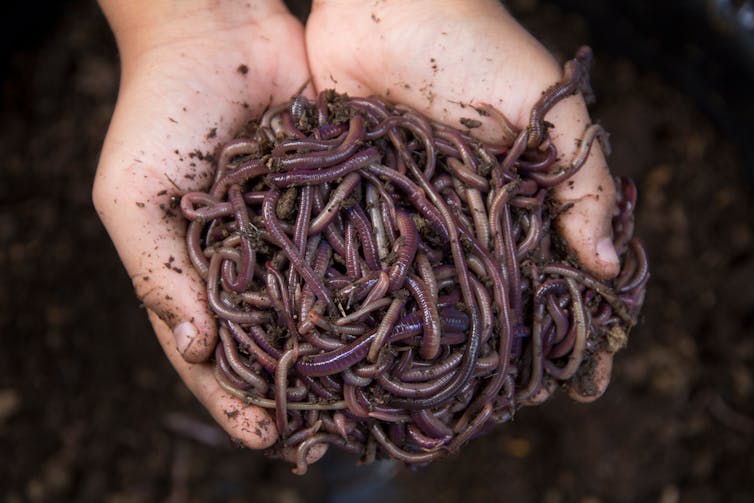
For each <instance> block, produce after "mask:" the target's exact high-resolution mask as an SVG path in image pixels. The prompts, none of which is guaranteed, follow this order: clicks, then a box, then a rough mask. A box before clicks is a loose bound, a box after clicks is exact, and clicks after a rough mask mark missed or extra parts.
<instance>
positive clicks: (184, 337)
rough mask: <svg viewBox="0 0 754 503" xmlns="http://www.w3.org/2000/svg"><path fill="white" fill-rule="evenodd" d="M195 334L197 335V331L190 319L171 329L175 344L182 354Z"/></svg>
mask: <svg viewBox="0 0 754 503" xmlns="http://www.w3.org/2000/svg"><path fill="white" fill-rule="evenodd" d="M197 335H199V331H198V330H197V329H196V327H195V326H194V324H193V323H191V322H190V321H182V322H180V323H179V324H177V325H176V326H175V328H174V329H173V336H174V337H175V346H176V348H177V349H178V352H179V353H181V354H182V355H183V354H184V353H186V350H187V349H188V348H189V346H190V345H191V343H192V342H193V341H194V339H195V338H196V336H197Z"/></svg>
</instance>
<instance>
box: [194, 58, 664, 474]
mask: <svg viewBox="0 0 754 503" xmlns="http://www.w3.org/2000/svg"><path fill="white" fill-rule="evenodd" d="M588 59H589V54H588V51H580V52H579V54H578V55H577V58H576V59H575V60H572V61H570V62H569V63H567V65H566V69H565V72H564V77H563V79H562V80H561V81H560V82H559V83H558V84H556V85H555V86H553V87H551V88H550V89H548V90H547V91H546V92H545V94H543V96H542V98H541V99H540V100H539V102H538V103H537V104H536V105H535V107H534V109H533V110H532V111H531V114H530V121H529V124H528V126H527V127H526V128H525V129H522V130H517V129H516V128H514V127H513V126H512V125H511V124H510V122H509V121H508V120H507V119H506V118H505V117H504V116H503V115H502V114H501V113H499V112H498V111H496V110H494V109H493V108H491V107H489V106H480V107H478V110H479V111H480V114H482V115H486V116H487V117H489V119H490V120H492V121H497V122H498V123H499V125H500V129H501V130H502V131H503V134H502V136H501V138H499V139H498V140H497V141H495V142H494V143H485V142H482V141H480V140H478V139H476V138H474V137H473V135H472V133H473V131H471V130H469V131H466V132H462V131H459V130H455V129H453V128H450V127H448V126H447V125H441V124H439V123H436V122H433V121H432V120H430V119H428V118H426V117H423V116H422V115H421V114H420V113H418V112H417V111H416V110H414V109H411V108H409V107H406V106H401V105H391V104H388V103H386V102H384V101H382V100H380V99H378V98H375V97H371V98H347V97H343V96H339V95H337V94H336V93H334V92H324V93H320V94H319V96H318V97H317V99H316V100H315V101H314V102H310V101H309V100H307V99H306V98H304V97H301V96H297V97H295V98H293V99H292V100H291V101H289V102H288V103H286V104H282V105H280V106H275V107H272V108H270V109H269V110H267V111H266V112H265V114H264V116H263V117H262V118H261V119H260V120H259V121H258V122H256V123H254V122H251V123H250V124H249V125H248V126H247V128H246V129H245V131H246V132H245V134H246V135H247V136H248V137H242V138H238V139H235V140H232V141H231V142H230V143H228V144H227V145H225V146H224V147H221V149H220V151H219V155H218V161H217V162H218V166H217V173H216V177H215V179H214V182H213V185H212V186H211V187H209V189H208V190H207V191H206V192H193V193H188V194H185V195H184V196H183V198H182V200H181V204H180V207H181V210H182V214H183V215H184V216H185V217H186V219H188V220H189V224H188V227H187V230H186V246H187V254H188V257H189V259H190V261H191V263H192V264H193V265H194V267H195V268H196V270H197V272H198V274H199V276H200V277H202V279H203V280H204V281H205V282H206V287H207V301H208V305H209V308H210V309H211V311H212V312H213V313H214V314H215V316H216V317H217V318H218V327H219V332H220V339H219V342H218V345H217V347H216V348H215V351H214V355H215V356H214V359H215V376H216V379H217V381H218V383H219V384H220V386H221V388H222V389H223V390H224V391H225V392H227V393H229V394H230V395H232V396H234V397H237V398H238V399H240V400H243V401H244V402H245V403H248V404H251V405H256V406H259V407H263V408H265V409H268V410H269V411H270V413H271V414H272V415H274V423H275V424H276V426H277V429H278V431H279V433H280V434H281V440H280V441H279V442H278V444H276V446H275V447H273V451H274V452H277V453H278V454H279V455H281V456H283V457H285V458H287V459H289V460H292V461H294V462H295V463H296V466H297V468H296V471H297V472H299V473H302V472H304V471H305V470H306V457H307V455H308V453H309V451H310V449H311V448H312V447H313V446H315V445H317V444H322V443H328V444H333V445H337V446H339V447H341V448H344V449H346V450H349V451H351V452H354V453H358V454H360V455H361V456H362V458H363V459H364V460H365V461H369V460H372V459H375V458H377V457H378V456H388V457H393V458H396V459H399V460H401V461H403V462H405V463H426V462H429V461H431V460H433V459H436V458H439V457H442V456H445V455H446V454H447V453H448V452H451V451H455V450H457V449H459V448H460V447H461V446H462V445H463V444H465V443H466V442H468V441H470V440H471V439H472V438H474V437H475V436H477V435H479V434H481V433H482V432H485V431H487V430H489V429H490V427H491V426H492V425H494V424H496V423H499V422H504V421H507V420H509V419H510V418H511V417H512V414H513V413H514V412H515V410H516V409H517V408H518V407H521V406H523V405H533V404H535V403H538V402H539V401H541V400H542V399H543V397H546V396H547V395H548V394H549V393H550V392H551V390H553V389H554V388H555V387H556V385H557V384H558V383H566V384H568V383H570V382H571V381H572V380H573V379H574V376H576V375H577V373H578V371H579V369H580V368H582V365H585V364H588V363H589V362H590V361H591V359H592V358H593V352H594V351H596V350H598V349H599V348H602V347H605V346H603V345H601V344H603V343H602V342H601V341H602V340H604V338H605V337H606V336H607V333H608V331H609V330H613V329H614V325H616V324H617V326H618V327H619V328H621V329H623V330H625V331H627V330H628V329H630V327H632V326H633V325H634V324H635V323H636V320H637V317H638V312H639V308H640V307H641V302H642V300H643V298H644V291H645V289H646V285H647V282H648V278H649V266H648V260H647V257H646V253H645V252H644V249H643V247H642V246H641V243H640V242H639V241H638V240H636V239H634V238H633V237H632V234H633V230H634V222H633V211H634V209H635V205H636V188H635V185H633V184H632V183H631V182H630V181H628V180H625V181H624V180H619V181H617V182H616V188H617V196H618V197H617V207H616V213H615V216H614V218H613V222H612V223H613V231H614V236H615V245H616V249H617V250H618V253H619V255H620V258H621V272H620V273H619V275H618V276H617V278H616V279H614V280H604V281H603V280H599V279H597V278H595V277H594V276H592V275H590V274H588V273H586V272H584V271H583V270H582V269H580V268H579V267H576V266H574V265H573V264H572V263H570V262H569V261H568V257H567V256H566V255H565V253H564V252H563V250H562V249H561V248H559V247H558V246H556V245H555V243H556V242H557V240H554V239H553V236H554V235H555V228H554V225H553V218H555V216H556V214H555V213H554V212H553V211H552V208H551V206H550V204H549V200H550V197H552V186H554V185H557V184H559V183H562V182H563V181H565V180H567V179H568V178H569V177H571V176H573V174H574V173H575V172H576V171H577V170H578V169H579V168H580V166H581V164H583V162H584V161H585V159H586V158H587V157H588V155H589V150H590V148H591V146H592V145H593V143H594V140H595V139H599V140H603V139H604V136H605V133H604V131H603V130H602V129H601V127H599V126H589V127H587V128H586V129H585V131H584V134H583V137H582V139H581V141H580V143H579V145H578V147H577V149H576V151H575V153H574V154H573V158H572V159H571V161H570V163H568V164H566V165H565V167H561V168H558V167H556V164H557V162H558V151H557V149H556V148H555V147H554V145H553V144H552V143H551V142H550V141H549V139H548V138H547V127H548V126H547V124H546V123H545V122H544V117H545V115H546V113H547V111H548V110H550V109H551V108H552V106H554V105H555V103H557V102H558V101H560V100H562V99H564V98H565V97H566V96H569V95H571V94H573V93H575V92H577V91H579V90H581V89H586V87H587V85H588V81H587V76H586V63H587V62H588ZM312 122H314V124H313V123H312ZM273 411H274V412H273Z"/></svg>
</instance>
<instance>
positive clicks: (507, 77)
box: [306, 0, 618, 401]
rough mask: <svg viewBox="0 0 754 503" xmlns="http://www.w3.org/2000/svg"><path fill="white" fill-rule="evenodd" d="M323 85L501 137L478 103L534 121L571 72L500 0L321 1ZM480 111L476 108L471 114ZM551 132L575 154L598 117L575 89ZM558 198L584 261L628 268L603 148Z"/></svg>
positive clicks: (316, 37) (604, 371) (314, 51)
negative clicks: (470, 123)
mask: <svg viewBox="0 0 754 503" xmlns="http://www.w3.org/2000/svg"><path fill="white" fill-rule="evenodd" d="M306 43H307V53H308V56H309V65H310V69H311V72H312V78H313V82H314V85H315V88H316V89H317V90H322V89H327V88H334V89H336V90H338V91H340V92H345V93H348V94H351V95H354V96H367V95H379V96H382V97H383V98H385V99H388V100H390V101H393V102H397V103H404V104H407V105H410V106H412V107H413V108H415V109H417V110H418V111H420V112H423V113H425V114H426V115H428V116H429V117H431V118H433V119H435V120H438V121H440V122H443V123H446V124H449V125H453V126H456V127H459V126H460V122H459V121H460V119H461V118H464V117H472V118H474V119H479V120H482V121H483V124H482V127H480V128H478V129H475V130H474V134H475V135H476V136H478V137H480V138H482V139H485V140H490V141H495V140H497V139H499V138H500V135H501V134H502V129H501V128H500V127H499V126H498V125H497V124H495V123H494V122H493V121H492V120H490V119H486V120H485V119H484V118H483V117H477V116H476V114H473V109H471V108H470V107H469V106H468V105H469V104H471V105H477V104H489V105H492V106H493V107H495V108H496V109H498V110H499V111H501V112H502V113H503V114H504V115H505V116H506V117H507V118H508V119H509V120H510V121H511V122H512V123H513V124H514V125H515V126H517V127H518V128H524V127H526V126H527V123H528V121H529V112H530V110H531V108H532V106H533V105H534V104H535V103H536V102H537V100H538V99H539V98H540V97H541V95H542V93H543V92H544V91H545V90H546V89H547V88H548V87H550V86H551V85H553V84H554V83H556V82H558V81H559V80H561V78H562V70H561V67H560V66H559V65H558V64H557V63H556V62H555V60H554V59H553V57H552V56H551V55H550V54H549V53H548V52H547V50H545V49H544V48H543V47H542V45H541V44H539V43H538V42H537V41H536V40H535V39H534V38H533V37H532V36H531V35H530V34H529V33H528V32H527V31H526V30H524V29H523V28H522V27H521V26H520V25H519V24H518V23H516V21H515V20H514V19H513V18H512V17H511V16H510V15H509V14H508V13H507V12H506V10H505V9H504V8H503V7H502V6H501V4H500V2H499V1H498V0H416V1H412V2H387V1H376V2H375V1H374V0H315V2H314V5H313V8H312V13H311V15H310V17H309V20H308V22H307V28H306ZM470 110H472V112H470ZM545 119H546V121H547V122H549V123H551V124H552V125H553V126H554V127H552V128H551V129H550V132H549V134H550V138H551V140H552V142H553V143H554V144H555V146H556V147H557V148H558V151H559V153H560V155H561V159H564V160H568V159H571V158H572V157H573V155H574V153H575V151H576V150H577V148H578V144H579V139H580V138H581V137H582V136H583V134H584V131H585V129H586V127H587V126H588V125H589V124H590V119H589V115H588V113H587V110H586V106H585V103H584V99H583V97H582V96H581V95H575V96H571V97H569V98H566V99H564V100H563V101H561V102H559V103H558V104H556V105H555V106H554V107H553V108H552V109H551V110H550V111H549V113H547V115H546V116H545ZM554 194H555V197H556V198H557V199H558V200H559V201H560V202H561V203H564V204H568V203H570V205H571V207H570V209H569V210H567V211H566V212H564V213H563V214H561V215H560V217H559V218H558V220H557V224H558V225H559V228H560V231H561V233H562V235H563V236H564V237H565V239H566V242H567V243H568V245H569V246H570V248H571V250H572V251H573V253H574V254H575V256H576V258H577V260H578V261H579V262H580V263H581V264H582V265H583V266H584V267H585V268H586V269H588V270H589V271H591V272H592V273H593V274H595V275H596V276H598V277H600V278H610V277H613V276H615V275H616V274H617V272H618V258H617V255H616V252H615V249H614V247H613V244H612V239H611V219H612V216H613V209H614V205H615V187H614V184H613V179H612V176H611V175H610V173H609V171H608V169H607V163H606V161H605V157H604V155H603V152H602V151H601V149H600V147H599V146H598V145H596V143H595V145H594V146H593V148H592V149H591V153H590V155H589V157H588V159H587V161H586V162H585V163H584V165H583V166H582V168H581V169H580V170H579V171H578V172H577V173H576V174H575V176H573V177H572V178H571V179H570V180H569V181H568V183H564V184H562V185H560V186H557V187H556V188H555V192H554ZM596 360H597V367H598V368H597V369H596V371H595V373H594V374H595V376H597V377H596V378H595V379H596V382H595V383H594V384H595V386H594V387H595V388H596V389H597V391H598V393H597V394H595V395H592V396H589V397H586V396H581V395H580V394H579V393H577V392H573V393H572V395H573V396H574V397H575V398H577V399H580V400H584V401H588V400H592V399H594V398H596V397H597V396H599V395H600V394H601V393H602V392H603V391H604V389H605V388H606V387H607V383H608V382H609V375H610V367H611V365H612V355H611V354H600V355H598V357H597V358H596Z"/></svg>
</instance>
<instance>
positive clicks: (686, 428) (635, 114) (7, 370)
mask: <svg viewBox="0 0 754 503" xmlns="http://www.w3.org/2000/svg"><path fill="white" fill-rule="evenodd" d="M537 5H538V6H539V9H540V10H539V11H536V12H535V11H534V8H533V6H537ZM512 7H513V9H514V12H515V13H516V14H517V15H518V16H519V18H520V19H522V20H523V22H524V23H525V24H527V26H529V27H530V28H531V29H532V30H533V31H534V33H535V34H537V35H538V36H540V37H542V38H543V39H544V41H545V43H546V44H547V45H548V46H549V47H550V48H552V49H553V50H554V51H555V53H556V55H558V57H560V58H561V60H562V59H563V58H564V57H566V56H568V55H570V54H572V53H573V52H574V50H575V48H576V47H577V46H578V45H579V44H580V43H582V42H585V41H586V42H589V40H590V38H589V37H590V30H589V26H587V25H586V23H585V22H584V21H583V19H581V18H579V17H577V16H574V15H570V14H564V13H563V12H561V11H559V10H557V9H556V8H554V7H551V6H549V5H548V4H544V5H542V4H538V3H537V2H532V1H526V2H524V1H519V2H513V3H512ZM6 70H7V76H6V77H5V80H4V81H3V83H2V112H1V114H0V130H1V131H2V132H3V134H2V137H1V138H0V158H1V159H3V162H2V166H1V167H0V270H1V271H2V273H1V274H0V305H2V308H0V334H1V335H0V337H2V351H0V453H1V454H0V499H2V500H4V501H8V502H15V501H114V502H131V501H157V500H160V501H162V500H171V501H259V502H268V501H269V502H307V501H322V500H324V499H325V498H326V497H327V496H328V494H329V495H330V496H332V495H333V494H334V493H333V487H332V485H331V484H330V483H329V482H328V481H329V480H330V479H329V476H327V473H326V472H325V470H324V469H323V466H324V465H325V464H326V463H327V462H328V461H327V460H326V461H325V462H322V463H318V464H317V465H314V466H312V468H311V469H310V473H309V475H307V476H306V477H296V476H294V475H292V474H291V473H290V471H289V467H288V466H286V465H284V464H281V463H278V462H275V461H271V460H268V459H266V458H265V457H264V456H263V455H261V454H259V453H255V452H251V451H247V450H241V449H238V448H237V447H234V446H233V445H232V444H231V443H230V442H229V441H228V439H227V438H226V436H225V435H224V434H223V433H222V431H221V430H219V429H218V428H217V427H216V426H215V425H214V423H213V422H212V420H211V419H210V418H209V416H208V415H207V414H206V413H205V412H204V411H203V409H202V408H201V407H200V406H199V405H198V403H197V402H196V401H195V400H194V399H193V397H192V396H190V394H189V393H188V391H187V390H186V389H185V387H184V386H183V384H182V383H181V381H180V380H179V379H178V377H177V376H176V374H175V372H174V371H173V369H172V368H171V367H170V365H169V363H168V361H167V359H166V358H165V357H164V355H163V354H162V352H161V349H160V348H159V346H158V344H157V341H156V339H155V338H154V336H153V335H152V333H151V331H150V327H149V325H148V323H147V320H146V315H145V313H144V311H143V310H142V309H141V307H140V306H139V303H138V301H137V300H136V298H135V297H134V295H133V291H132V288H131V285H130V282H129V279H128V277H127V275H126V273H125V271H124V270H123V268H122V266H121V265H120V263H119V261H118V257H117V255H116V253H115V251H114V249H113V247H112V245H111V244H110V241H109V239H108V237H107V235H106V233H105V231H104V229H103V227H102V225H101V224H100V222H99V220H98V218H97V216H96V214H95V212H94V210H93V208H92V204H91V201H90V192H91V184H92V178H93V174H94V170H95V168H96V164H97V156H98V152H99V148H100V145H101V142H102V139H103V135H104V132H105V131H106V129H107V124H108V121H109V118H110V114H111V113H112V109H113V106H114V101H115V98H116V93H117V84H118V59H117V53H116V49H115V46H114V43H113V40H112V36H111V35H110V32H109V30H108V28H107V26H106V23H105V21H104V19H103V17H102V15H101V14H100V13H99V11H98V10H97V8H96V5H94V2H86V1H83V0H81V1H73V2H71V3H70V4H69V8H68V9H67V11H66V13H65V14H64V15H62V17H60V18H59V19H57V20H55V21H54V22H53V23H51V28H50V29H48V30H45V34H44V36H41V38H40V39H39V40H38V41H37V42H36V43H34V44H27V45H26V46H24V47H23V48H22V49H20V50H17V51H15V52H14V53H13V54H12V57H11V59H10V61H9V62H8V63H7V65H6ZM593 87H594V88H595V91H596V93H597V96H598V98H599V101H598V104H597V105H596V106H595V107H594V108H593V115H594V116H595V117H596V118H599V120H600V121H601V122H602V124H603V125H604V126H605V127H606V128H607V129H608V130H609V131H610V132H611V133H612V137H611V140H612V144H613V155H612V157H611V166H612V169H613V170H614V172H616V173H618V174H622V175H629V176H632V177H634V178H635V179H636V180H637V183H638V186H639V190H640V192H639V194H640V199H639V207H638V213H637V219H638V228H637V234H638V235H639V236H642V237H643V239H644V242H645V244H646V246H647V248H648V250H649V254H650V257H651V266H652V279H651V282H650V286H649V292H648V296H647V302H646V306H645V310H644V314H643V319H642V321H641V323H640V325H639V326H638V327H637V328H636V329H634V331H633V332H632V333H631V334H630V340H629V343H628V346H627V347H626V348H625V349H624V350H622V351H621V353H619V355H618V356H617V358H616V364H615V368H614V371H613V382H612V384H611V385H610V388H609V389H608V391H607V393H606V395H605V396H604V397H602V398H601V399H600V400H598V401H597V402H595V403H593V404H591V405H582V404H577V403H574V402H572V401H570V400H569V399H568V398H567V397H566V396H565V394H564V393H559V394H557V395H556V397H555V398H554V399H552V400H551V401H549V402H547V403H546V404H545V405H543V406H541V407H538V408H532V409H524V410H521V411H520V412H519V413H518V414H517V415H516V417H515V419H514V420H513V421H512V422H511V423H509V424H506V425H503V426H502V427H500V428H498V429H497V430H495V431H494V432H492V433H491V434H489V435H487V436H485V437H483V438H481V439H477V440H475V441H473V442H472V443H470V444H469V445H468V446H467V447H466V448H465V449H464V450H463V451H462V452H461V453H459V454H458V455H456V456H453V457H451V458H449V459H447V460H444V461H440V462H436V463H434V464H432V465H431V466H429V467H427V468H423V469H418V470H415V471H410V470H406V469H400V470H398V473H397V475H395V477H394V479H393V480H392V486H393V488H394V490H395V491H397V493H398V494H399V496H395V498H394V500H396V501H407V502H412V501H433V502H452V501H467V502H472V501H473V502H476V501H506V500H507V501H523V502H527V501H542V502H547V503H558V502H568V501H577V502H583V503H586V502H589V503H594V502H600V501H601V502H609V501H616V502H630V501H642V502H643V501H660V502H662V503H673V502H677V501H683V502H686V501H692V502H693V501H700V502H703V501H734V502H735V501H741V502H744V501H752V500H754V482H752V481H754V455H753V454H754V372H753V370H752V369H754V337H753V334H752V326H754V230H753V228H752V225H751V222H752V221H754V197H752V186H751V184H750V183H749V182H748V181H747V179H746V177H745V176H744V172H743V169H742V163H741V161H740V159H739V155H738V153H737V147H736V146H735V145H733V144H732V143H730V142H729V141H727V140H726V138H725V137H724V136H722V135H721V133H720V130H719V129H718V128H717V127H716V126H714V125H713V123H712V122H711V121H710V119H709V118H708V117H706V116H705V115H703V114H702V113H701V112H700V111H699V109H698V108H697V107H696V105H695V103H694V102H693V101H691V100H690V99H689V98H688V97H686V96H685V95H684V93H683V92H681V91H679V90H678V89H676V88H674V87H673V86H671V85H669V84H667V83H666V82H664V81H663V80H662V79H661V78H659V77H658V76H656V75H653V74H646V73H643V72H642V71H641V70H639V69H637V67H636V66H635V65H634V64H633V63H632V62H631V61H628V60H625V59H622V58H621V57H615V56H614V55H611V54H607V53H603V52H601V51H600V47H595V65H594V73H593ZM734 105H735V104H732V106H734ZM749 137H751V135H749Z"/></svg>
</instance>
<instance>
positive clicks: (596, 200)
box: [545, 95, 619, 279]
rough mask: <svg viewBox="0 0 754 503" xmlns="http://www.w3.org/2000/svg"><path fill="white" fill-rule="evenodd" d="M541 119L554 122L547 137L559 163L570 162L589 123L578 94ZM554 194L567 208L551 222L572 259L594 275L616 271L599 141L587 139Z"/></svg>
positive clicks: (610, 201)
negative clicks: (585, 151) (583, 153)
mask: <svg viewBox="0 0 754 503" xmlns="http://www.w3.org/2000/svg"><path fill="white" fill-rule="evenodd" d="M545 118H546V120H547V121H549V122H551V123H552V124H554V125H555V127H554V128H553V129H551V130H550V138H551V140H552V142H553V143H554V144H555V146H556V147H557V148H558V151H559V152H561V154H562V155H561V159H562V160H561V162H564V163H568V162H570V160H571V159H572V158H573V157H574V156H575V154H576V151H577V150H578V146H579V143H580V140H581V138H582V136H583V134H584V131H585V130H586V128H587V127H588V126H589V125H590V120H589V114H588V113H587V110H586V105H585V104H584V100H583V98H582V97H581V96H580V95H577V96H571V97H569V98H567V99H565V100H563V101H562V102H560V103H558V104H557V105H555V107H553V109H552V110H551V111H550V113H548V114H547V115H546V117H545ZM555 198H556V200H557V201H558V202H560V203H561V205H563V207H564V208H568V209H567V210H566V211H564V212H563V213H561V214H560V216H559V217H558V221H557V224H558V227H559V230H560V233H561V234H562V235H563V237H564V238H565V240H566V242H567V243H568V244H569V246H570V247H571V249H572V251H573V252H574V254H575V255H576V259H577V260H578V262H579V263H580V264H581V265H582V266H584V267H585V268H586V269H588V270H589V271H590V272H592V273H593V274H595V275H596V276H598V277H599V278H602V279H608V278H612V277H614V276H615V275H617V274H618V271H619V262H618V255H617V253H616V251H615V248H614V246H613V240H612V218H613V214H614V212H615V210H616V206H615V198H616V194H615V184H614V183H613V177H612V175H610V171H609V170H608V167H607V161H606V160H605V156H604V153H603V151H602V148H601V146H600V144H599V142H596V141H595V142H593V143H592V147H591V149H590V151H589V156H588V157H587V160H586V161H585V162H584V165H583V166H582V167H581V169H579V171H577V172H576V173H575V174H574V175H573V176H572V177H571V178H570V179H568V180H566V181H565V182H564V183H561V184H560V185H558V186H557V187H555Z"/></svg>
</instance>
